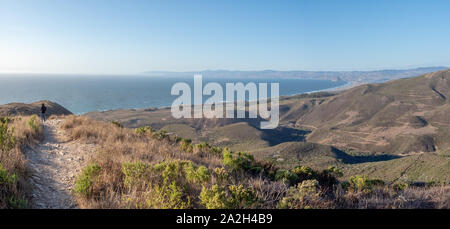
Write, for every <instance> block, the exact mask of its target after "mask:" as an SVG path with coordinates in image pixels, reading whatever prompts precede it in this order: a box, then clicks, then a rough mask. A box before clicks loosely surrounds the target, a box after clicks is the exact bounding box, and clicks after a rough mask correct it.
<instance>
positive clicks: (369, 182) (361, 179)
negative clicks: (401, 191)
mask: <svg viewBox="0 0 450 229" xmlns="http://www.w3.org/2000/svg"><path fill="white" fill-rule="evenodd" d="M383 184H384V182H383V181H382V180H378V179H369V178H367V177H366V176H360V175H356V176H352V177H350V180H349V189H350V190H351V191H362V192H370V191H371V190H372V188H373V187H374V186H379V185H383Z"/></svg>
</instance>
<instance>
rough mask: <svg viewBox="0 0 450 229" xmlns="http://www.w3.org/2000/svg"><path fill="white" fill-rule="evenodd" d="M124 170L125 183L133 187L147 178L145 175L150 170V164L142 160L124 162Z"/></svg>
mask: <svg viewBox="0 0 450 229" xmlns="http://www.w3.org/2000/svg"><path fill="white" fill-rule="evenodd" d="M122 172H123V174H124V175H125V178H124V185H125V186H126V187H132V186H134V185H137V184H139V183H141V182H142V181H144V180H145V176H146V174H147V173H149V172H150V165H149V164H145V163H142V162H136V163H124V164H122Z"/></svg>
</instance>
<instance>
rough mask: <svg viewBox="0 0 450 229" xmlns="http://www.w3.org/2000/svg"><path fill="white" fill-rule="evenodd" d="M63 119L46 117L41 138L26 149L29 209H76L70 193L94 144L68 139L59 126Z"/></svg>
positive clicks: (91, 152)
mask: <svg viewBox="0 0 450 229" xmlns="http://www.w3.org/2000/svg"><path fill="white" fill-rule="evenodd" d="M62 121H63V120H61V119H52V120H47V121H46V122H45V123H44V124H43V127H44V130H43V132H44V133H43V134H44V140H43V141H42V142H41V143H40V144H39V145H38V146H36V147H33V148H29V149H28V150H27V151H26V158H27V161H28V162H27V163H28V167H29V168H30V170H31V171H30V172H31V176H30V178H29V182H30V183H31V185H32V192H31V193H32V196H31V201H30V206H31V208H52V209H55V208H56V209H68V208H78V206H77V204H76V202H75V199H74V196H73V194H72V193H71V192H72V188H73V187H74V183H75V178H76V176H77V174H79V173H80V171H81V169H82V168H83V166H84V165H85V163H86V162H87V160H88V159H89V157H90V155H92V154H93V153H94V152H95V145H93V144H84V143H80V142H79V141H70V140H67V139H69V138H68V137H67V135H66V134H65V133H64V130H61V129H60V128H59V126H60V125H61V123H62Z"/></svg>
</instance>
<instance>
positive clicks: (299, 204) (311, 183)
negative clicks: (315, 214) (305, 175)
mask: <svg viewBox="0 0 450 229" xmlns="http://www.w3.org/2000/svg"><path fill="white" fill-rule="evenodd" d="M323 202H324V201H323V200H322V199H321V198H320V188H319V182H318V181H317V180H304V181H302V182H301V183H299V184H297V186H294V187H291V188H289V189H288V191H287V193H286V196H285V197H284V198H283V199H282V200H281V201H280V202H279V206H278V207H279V208H282V209H298V208H317V207H320V205H321V204H322V203H323Z"/></svg>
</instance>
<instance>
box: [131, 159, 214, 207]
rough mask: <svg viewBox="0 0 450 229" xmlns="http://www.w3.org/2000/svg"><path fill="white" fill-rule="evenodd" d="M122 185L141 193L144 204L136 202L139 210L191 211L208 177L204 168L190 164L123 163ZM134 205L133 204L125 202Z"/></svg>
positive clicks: (174, 162) (207, 172) (207, 171)
mask: <svg viewBox="0 0 450 229" xmlns="http://www.w3.org/2000/svg"><path fill="white" fill-rule="evenodd" d="M122 171H123V173H124V175H125V178H124V185H125V186H126V187H129V188H133V189H134V190H137V191H143V198H144V199H145V200H144V201H141V200H136V201H137V202H139V201H140V203H138V204H136V205H137V207H140V208H169V209H185V208H190V207H191V205H192V203H191V200H192V199H195V198H196V197H197V194H195V193H198V191H195V190H196V189H198V186H199V185H208V184H209V182H210V180H211V173H210V171H209V169H208V168H206V167H205V166H196V165H194V164H193V163H192V162H191V161H182V160H176V161H165V162H161V163H159V164H156V165H154V166H151V165H150V164H145V163H140V162H137V163H125V164H123V165H122ZM128 201H129V202H131V203H133V200H131V201H130V200H128Z"/></svg>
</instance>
